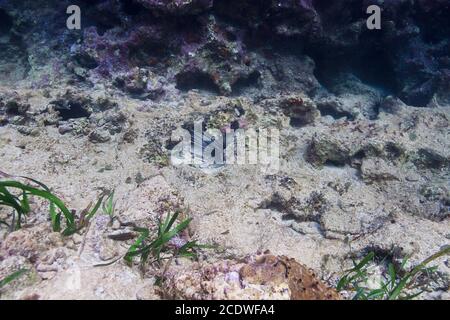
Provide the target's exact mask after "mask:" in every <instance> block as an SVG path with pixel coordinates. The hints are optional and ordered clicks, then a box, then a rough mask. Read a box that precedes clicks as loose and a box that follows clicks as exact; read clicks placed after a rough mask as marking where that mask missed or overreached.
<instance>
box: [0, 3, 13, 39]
mask: <svg viewBox="0 0 450 320" xmlns="http://www.w3.org/2000/svg"><path fill="white" fill-rule="evenodd" d="M12 27H13V19H12V18H11V17H10V16H9V14H8V13H6V11H5V10H2V9H0V36H2V35H5V34H8V33H9V32H10V31H11V29H12Z"/></svg>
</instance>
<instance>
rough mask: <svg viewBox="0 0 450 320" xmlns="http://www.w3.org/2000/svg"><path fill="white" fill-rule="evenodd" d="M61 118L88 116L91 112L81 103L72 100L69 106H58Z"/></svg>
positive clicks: (64, 119) (57, 109)
mask: <svg viewBox="0 0 450 320" xmlns="http://www.w3.org/2000/svg"><path fill="white" fill-rule="evenodd" d="M56 111H57V112H58V113H59V116H60V117H61V120H63V121H67V120H70V119H79V118H88V117H89V116H90V113H89V112H88V111H87V110H86V109H85V108H83V106H82V105H81V104H79V103H76V102H72V103H70V105H69V106H68V107H67V108H56Z"/></svg>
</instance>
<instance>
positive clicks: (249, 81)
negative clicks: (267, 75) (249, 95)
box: [231, 71, 261, 95]
mask: <svg viewBox="0 0 450 320" xmlns="http://www.w3.org/2000/svg"><path fill="white" fill-rule="evenodd" d="M260 77H261V73H260V72H258V71H254V72H252V73H251V74H249V76H248V77H244V78H240V79H239V80H238V81H236V82H235V83H234V84H233V85H232V86H231V89H232V92H233V95H241V94H243V93H244V91H245V90H246V89H248V88H249V87H257V86H258V80H259V78H260Z"/></svg>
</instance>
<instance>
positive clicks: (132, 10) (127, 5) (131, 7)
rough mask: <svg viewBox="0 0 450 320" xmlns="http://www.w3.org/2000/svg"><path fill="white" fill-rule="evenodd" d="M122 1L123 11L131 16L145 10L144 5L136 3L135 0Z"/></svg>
mask: <svg viewBox="0 0 450 320" xmlns="http://www.w3.org/2000/svg"><path fill="white" fill-rule="evenodd" d="M120 2H121V4H122V10H123V12H124V13H125V14H127V15H130V16H136V15H138V14H139V13H141V12H142V11H144V10H145V8H144V7H143V6H142V5H140V4H139V3H136V2H135V1H134V0H121V1H120Z"/></svg>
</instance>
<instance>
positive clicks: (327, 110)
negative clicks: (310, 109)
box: [317, 105, 355, 121]
mask: <svg viewBox="0 0 450 320" xmlns="http://www.w3.org/2000/svg"><path fill="white" fill-rule="evenodd" d="M317 108H318V109H319V111H320V114H321V115H322V116H331V117H333V118H334V119H340V118H343V117H346V118H347V119H348V120H349V121H353V120H355V117H354V116H353V115H352V114H351V113H350V112H346V111H338V110H336V109H335V108H332V107H331V106H330V105H320V106H317Z"/></svg>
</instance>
